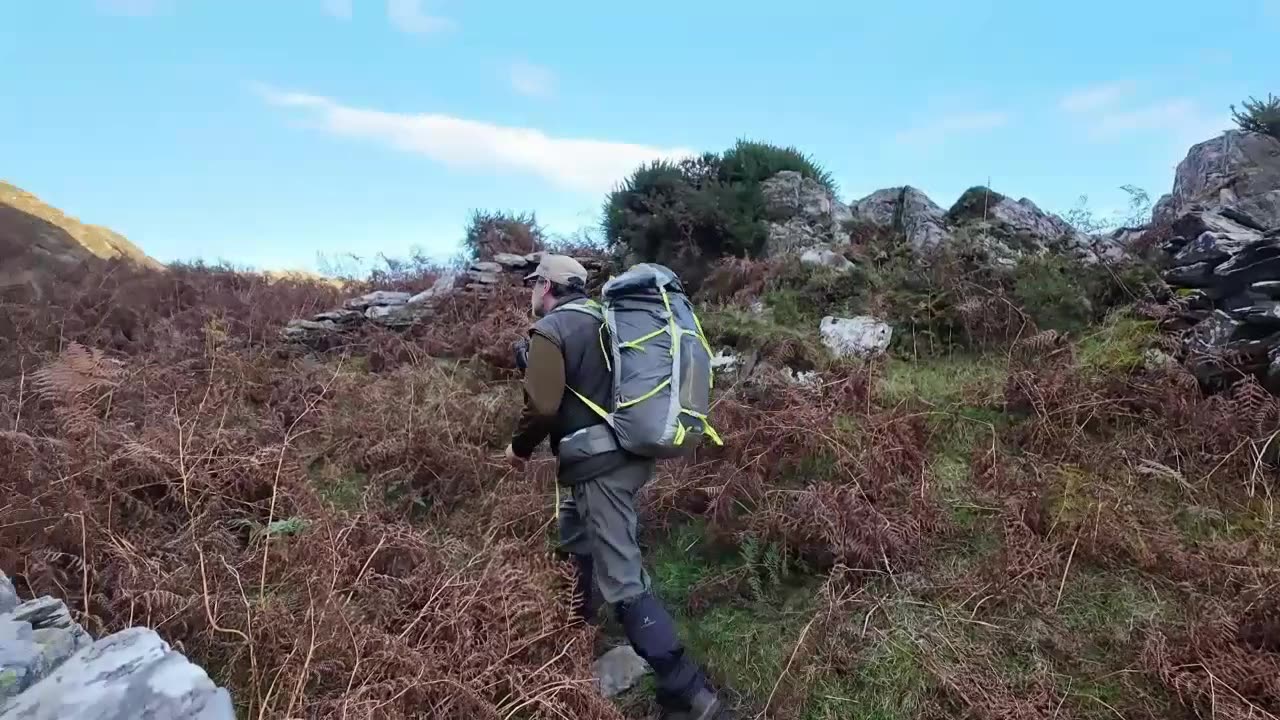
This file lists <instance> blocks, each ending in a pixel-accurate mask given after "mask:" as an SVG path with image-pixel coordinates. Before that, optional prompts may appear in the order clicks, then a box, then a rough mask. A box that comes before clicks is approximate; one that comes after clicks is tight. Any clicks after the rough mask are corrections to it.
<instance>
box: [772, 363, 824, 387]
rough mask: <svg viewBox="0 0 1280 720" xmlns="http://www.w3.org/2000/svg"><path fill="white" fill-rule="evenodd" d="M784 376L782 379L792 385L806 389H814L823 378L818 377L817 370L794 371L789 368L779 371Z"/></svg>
mask: <svg viewBox="0 0 1280 720" xmlns="http://www.w3.org/2000/svg"><path fill="white" fill-rule="evenodd" d="M778 373H779V374H780V375H782V379H783V380H785V381H786V382H789V383H791V384H792V385H801V386H804V387H813V386H815V385H817V384H818V383H819V382H820V381H821V378H819V376H818V371H817V370H800V371H796V370H792V369H791V368H789V367H783V368H782V369H781V370H779V371H778Z"/></svg>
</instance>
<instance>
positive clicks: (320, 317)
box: [311, 310, 365, 325]
mask: <svg viewBox="0 0 1280 720" xmlns="http://www.w3.org/2000/svg"><path fill="white" fill-rule="evenodd" d="M364 316H365V313H362V312H360V311H359V310H327V311H325V312H322V313H316V314H315V315H313V316H312V318H311V319H312V320H314V321H316V322H324V321H326V320H327V321H329V322H333V323H337V324H339V325H354V324H356V323H359V322H361V321H362V320H364Z"/></svg>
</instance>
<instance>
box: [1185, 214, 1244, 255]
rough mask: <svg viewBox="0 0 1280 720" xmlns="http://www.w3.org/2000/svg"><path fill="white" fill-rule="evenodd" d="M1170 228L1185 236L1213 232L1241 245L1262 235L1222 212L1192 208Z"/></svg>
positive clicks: (1192, 236) (1196, 236) (1198, 235)
mask: <svg viewBox="0 0 1280 720" xmlns="http://www.w3.org/2000/svg"><path fill="white" fill-rule="evenodd" d="M1170 230H1171V231H1172V232H1173V233H1174V234H1175V235H1176V236H1181V237H1183V238H1199V237H1200V236H1202V235H1204V234H1205V233H1212V234H1214V235H1217V236H1221V237H1222V238H1224V239H1225V240H1226V241H1228V242H1229V243H1232V244H1235V245H1239V246H1243V245H1244V244H1246V243H1249V242H1252V241H1254V240H1257V239H1259V238H1260V237H1261V235H1262V234H1261V233H1260V232H1258V231H1257V230H1255V229H1253V228H1251V227H1249V226H1247V225H1242V224H1240V223H1238V222H1236V221H1235V220H1232V219H1230V218H1228V217H1226V216H1224V215H1222V214H1221V213H1217V212H1210V211H1208V210H1192V211H1190V212H1186V213H1183V214H1182V215H1180V216H1178V218H1177V219H1176V220H1174V221H1173V225H1172V227H1171V228H1170ZM1233 252H1234V251H1233ZM1193 262H1194V261H1193Z"/></svg>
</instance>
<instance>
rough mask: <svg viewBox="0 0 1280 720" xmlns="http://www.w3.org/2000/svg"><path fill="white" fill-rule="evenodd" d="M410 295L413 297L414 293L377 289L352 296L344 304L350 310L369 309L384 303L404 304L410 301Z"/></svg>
mask: <svg viewBox="0 0 1280 720" xmlns="http://www.w3.org/2000/svg"><path fill="white" fill-rule="evenodd" d="M410 297H412V295H411V294H410V293H407V292H395V291H392V290H375V291H373V292H371V293H367V294H365V295H361V296H360V297H357V298H351V299H350V300H347V301H346V302H345V303H343V304H342V305H343V307H345V308H347V309H348V310H367V309H369V308H370V307H377V306H382V305H403V304H405V303H407V302H409V298H410Z"/></svg>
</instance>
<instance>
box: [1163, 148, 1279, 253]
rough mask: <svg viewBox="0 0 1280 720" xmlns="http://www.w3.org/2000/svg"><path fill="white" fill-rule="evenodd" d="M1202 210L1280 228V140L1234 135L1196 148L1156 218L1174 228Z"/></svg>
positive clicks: (1260, 226)
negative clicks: (1182, 216) (1188, 215)
mask: <svg viewBox="0 0 1280 720" xmlns="http://www.w3.org/2000/svg"><path fill="white" fill-rule="evenodd" d="M1197 209H1200V210H1217V211H1226V212H1227V213H1238V214H1239V215H1243V216H1245V217H1247V218H1248V220H1246V221H1245V222H1244V224H1247V225H1252V226H1254V227H1255V228H1261V229H1270V228H1275V227H1280V140H1277V139H1276V138H1273V137H1271V136H1269V135H1263V134H1261V133H1253V132H1246V131H1243V130H1230V131H1227V132H1225V133H1223V134H1222V135H1219V136H1218V137H1216V138H1213V139H1212V140H1206V141H1205V142H1202V143H1199V144H1197V145H1194V146H1192V148H1191V150H1190V151H1189V152H1188V153H1187V157H1186V158H1185V159H1183V161H1182V162H1180V163H1178V169H1177V173H1176V175H1175V177H1174V182H1173V192H1171V193H1169V194H1168V195H1165V196H1163V197H1161V198H1160V200H1159V201H1158V202H1157V203H1156V206H1155V209H1154V211H1153V213H1152V219H1153V222H1154V223H1155V224H1156V225H1163V224H1168V223H1172V222H1174V221H1176V220H1177V219H1178V217H1180V216H1181V215H1183V214H1184V213H1186V212H1188V211H1191V210H1197ZM1221 214H1226V213H1221ZM1228 217H1230V215H1228ZM1243 219H1244V218H1240V217H1237V221H1240V220H1243ZM1250 221H1251V222H1250Z"/></svg>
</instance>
